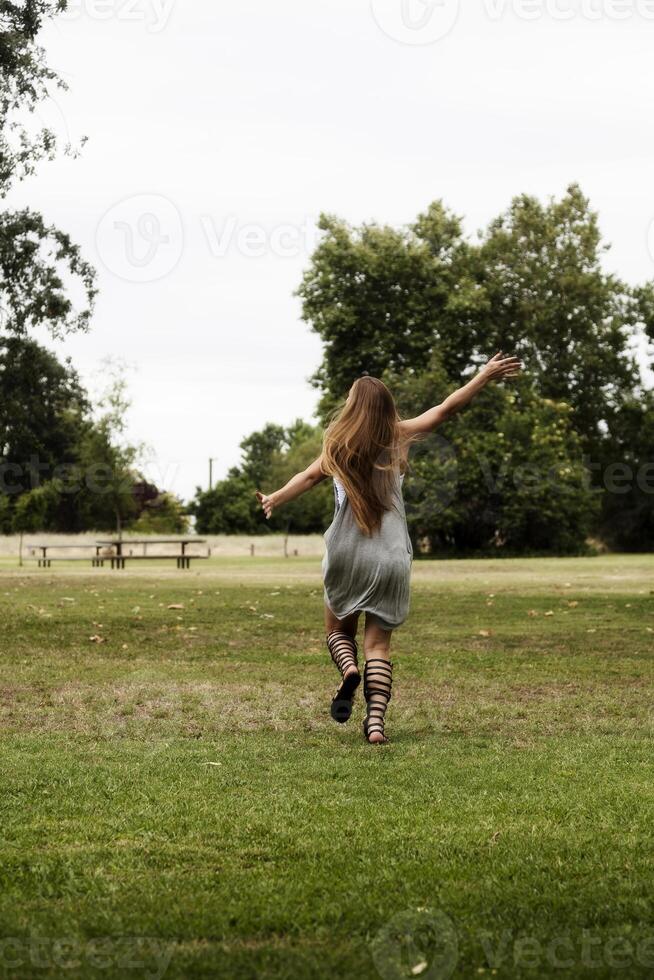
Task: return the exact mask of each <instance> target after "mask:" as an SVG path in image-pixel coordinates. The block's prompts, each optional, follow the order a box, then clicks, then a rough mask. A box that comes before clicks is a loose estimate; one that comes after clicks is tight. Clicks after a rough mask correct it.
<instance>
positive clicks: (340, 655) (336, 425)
mask: <svg viewBox="0 0 654 980" xmlns="http://www.w3.org/2000/svg"><path fill="white" fill-rule="evenodd" d="M518 370H519V362H518V359H517V358H516V357H505V356H504V355H503V354H502V353H501V352H500V353H498V354H496V355H495V357H493V358H491V360H490V361H489V362H488V363H487V364H486V365H485V366H484V367H483V368H482V369H481V370H480V371H479V373H478V374H477V375H476V376H475V377H474V378H473V379H472V380H471V381H469V382H468V384H466V385H464V386H463V387H462V388H459V390H458V391H455V392H454V393H453V394H452V395H450V396H449V397H448V398H446V399H445V401H444V402H443V403H442V404H441V405H437V406H436V407H435V408H430V409H429V410H428V411H427V412H424V413H423V414H422V415H419V416H417V418H414V419H404V420H402V419H400V418H399V416H398V413H397V409H396V407H395V402H394V400H393V396H392V395H391V393H390V391H389V390H388V388H387V387H386V385H385V384H384V383H383V382H382V381H379V380H378V379H377V378H371V377H368V376H364V377H361V378H358V379H357V380H356V381H355V382H354V384H353V385H352V387H351V389H350V392H349V394H348V397H347V401H346V402H345V405H344V406H343V408H342V409H341V410H340V412H339V413H338V414H337V415H336V417H335V418H334V420H333V421H332V422H331V424H330V425H329V427H328V428H327V430H326V431H325V434H324V438H323V450H322V455H321V456H320V457H319V458H318V459H317V460H315V462H313V463H312V464H311V465H310V466H309V467H308V468H307V469H306V470H304V472H302V473H298V474H297V475H296V476H294V477H293V478H292V479H291V480H289V482H288V483H287V484H286V486H284V487H282V488H281V490H276V491H275V492H274V493H271V494H263V493H261V492H260V491H257V497H258V499H259V501H260V503H261V506H262V507H263V510H264V512H265V514H266V518H269V517H270V515H271V514H272V512H273V510H275V509H276V508H277V507H280V506H282V504H285V503H288V502H289V501H290V500H295V498H296V497H299V496H300V495H301V494H303V493H305V492H306V491H307V490H310V489H311V488H312V487H315V486H316V484H318V483H320V482H321V481H322V480H324V479H326V478H327V477H328V476H331V477H332V479H333V481H334V495H335V513H334V519H333V521H332V523H331V524H330V526H329V528H328V529H327V531H326V533H325V545H326V552H325V556H324V558H323V563H322V569H323V578H324V587H325V596H324V597H325V630H326V633H327V648H328V649H329V652H330V654H331V657H332V660H333V661H334V663H335V664H336V666H337V668H338V670H339V672H340V674H341V683H340V685H339V688H338V690H337V691H336V694H335V696H334V698H333V700H332V705H331V715H332V718H334V720H335V721H337V722H339V723H343V722H346V721H347V720H348V718H349V717H350V715H351V714H352V702H353V699H354V693H355V691H356V689H357V688H358V686H359V684H360V682H361V674H360V673H359V665H358V656H357V655H358V647H357V641H356V636H357V626H358V622H359V616H360V614H361V613H365V617H366V618H365V629H364V635H363V651H364V656H365V667H364V673H363V693H364V697H365V701H366V716H365V718H364V721H363V733H364V735H365V737H366V739H367V740H368V742H370V743H371V744H372V745H379V744H381V743H384V742H387V741H388V738H387V737H386V735H385V733H384V717H385V714H386V708H387V706H388V702H389V701H390V698H391V684H392V678H393V664H392V663H391V660H390V646H391V634H392V632H393V630H394V629H397V627H398V626H401V625H402V623H403V622H404V620H405V619H406V617H407V614H408V611H409V578H410V572H411V561H412V558H413V550H412V547H411V540H410V538H409V533H408V530H407V523H406V515H405V512H404V503H403V500H402V480H403V478H404V471H405V469H406V466H407V457H408V449H409V446H410V444H411V442H412V441H413V440H415V439H417V438H419V437H420V436H424V435H426V434H427V433H429V432H433V430H434V429H436V428H437V427H438V426H439V425H441V423H442V422H445V421H446V420H447V419H450V418H451V417H452V416H453V415H454V414H455V413H456V412H458V411H460V409H462V408H463V407H464V406H465V405H467V404H468V403H469V402H470V401H471V400H472V399H473V398H474V397H475V395H476V394H478V393H479V392H480V391H481V390H482V388H484V386H485V385H487V384H488V382H489V381H499V380H501V379H502V378H510V377H513V376H514V375H516V374H517V372H518Z"/></svg>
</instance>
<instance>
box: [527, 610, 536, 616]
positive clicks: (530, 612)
mask: <svg viewBox="0 0 654 980" xmlns="http://www.w3.org/2000/svg"><path fill="white" fill-rule="evenodd" d="M527 615H528V616H538V610H537V609H530V610H529V612H528V613H527Z"/></svg>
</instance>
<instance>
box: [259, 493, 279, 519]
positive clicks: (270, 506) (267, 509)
mask: <svg viewBox="0 0 654 980" xmlns="http://www.w3.org/2000/svg"><path fill="white" fill-rule="evenodd" d="M256 494H257V500H258V501H259V503H260V504H261V506H262V508H263V512H264V514H265V515H266V520H267V521H268V520H270V515H271V514H272V512H273V510H274V509H275V501H274V500H273V497H272V494H271V495H270V496H267V495H266V494H265V493H261V491H260V490H257V491H256Z"/></svg>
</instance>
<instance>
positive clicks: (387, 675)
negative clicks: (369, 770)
mask: <svg viewBox="0 0 654 980" xmlns="http://www.w3.org/2000/svg"><path fill="white" fill-rule="evenodd" d="M392 635H393V632H392V630H384V629H382V628H381V627H380V626H378V625H377V623H376V622H375V621H374V620H372V619H371V618H370V616H366V626H365V632H364V636H363V651H364V654H365V658H366V692H367V693H366V703H367V705H368V717H369V719H370V721H369V725H370V729H371V730H370V734H369V736H368V741H369V742H370V743H371V745H379V744H381V743H382V742H386V741H387V739H386V736H385V735H384V731H383V728H384V715H385V713H386V707H387V705H388V702H389V700H390V696H391V678H392V668H393V665H392V664H391V636H392Z"/></svg>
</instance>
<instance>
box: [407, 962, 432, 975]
mask: <svg viewBox="0 0 654 980" xmlns="http://www.w3.org/2000/svg"><path fill="white" fill-rule="evenodd" d="M428 965H429V964H428V963H427V960H422V961H421V962H420V963H416V965H415V966H412V967H411V973H412V974H413V976H414V977H417V976H419V975H420V974H421V973H424V972H425V970H426V969H427V967H428Z"/></svg>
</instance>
